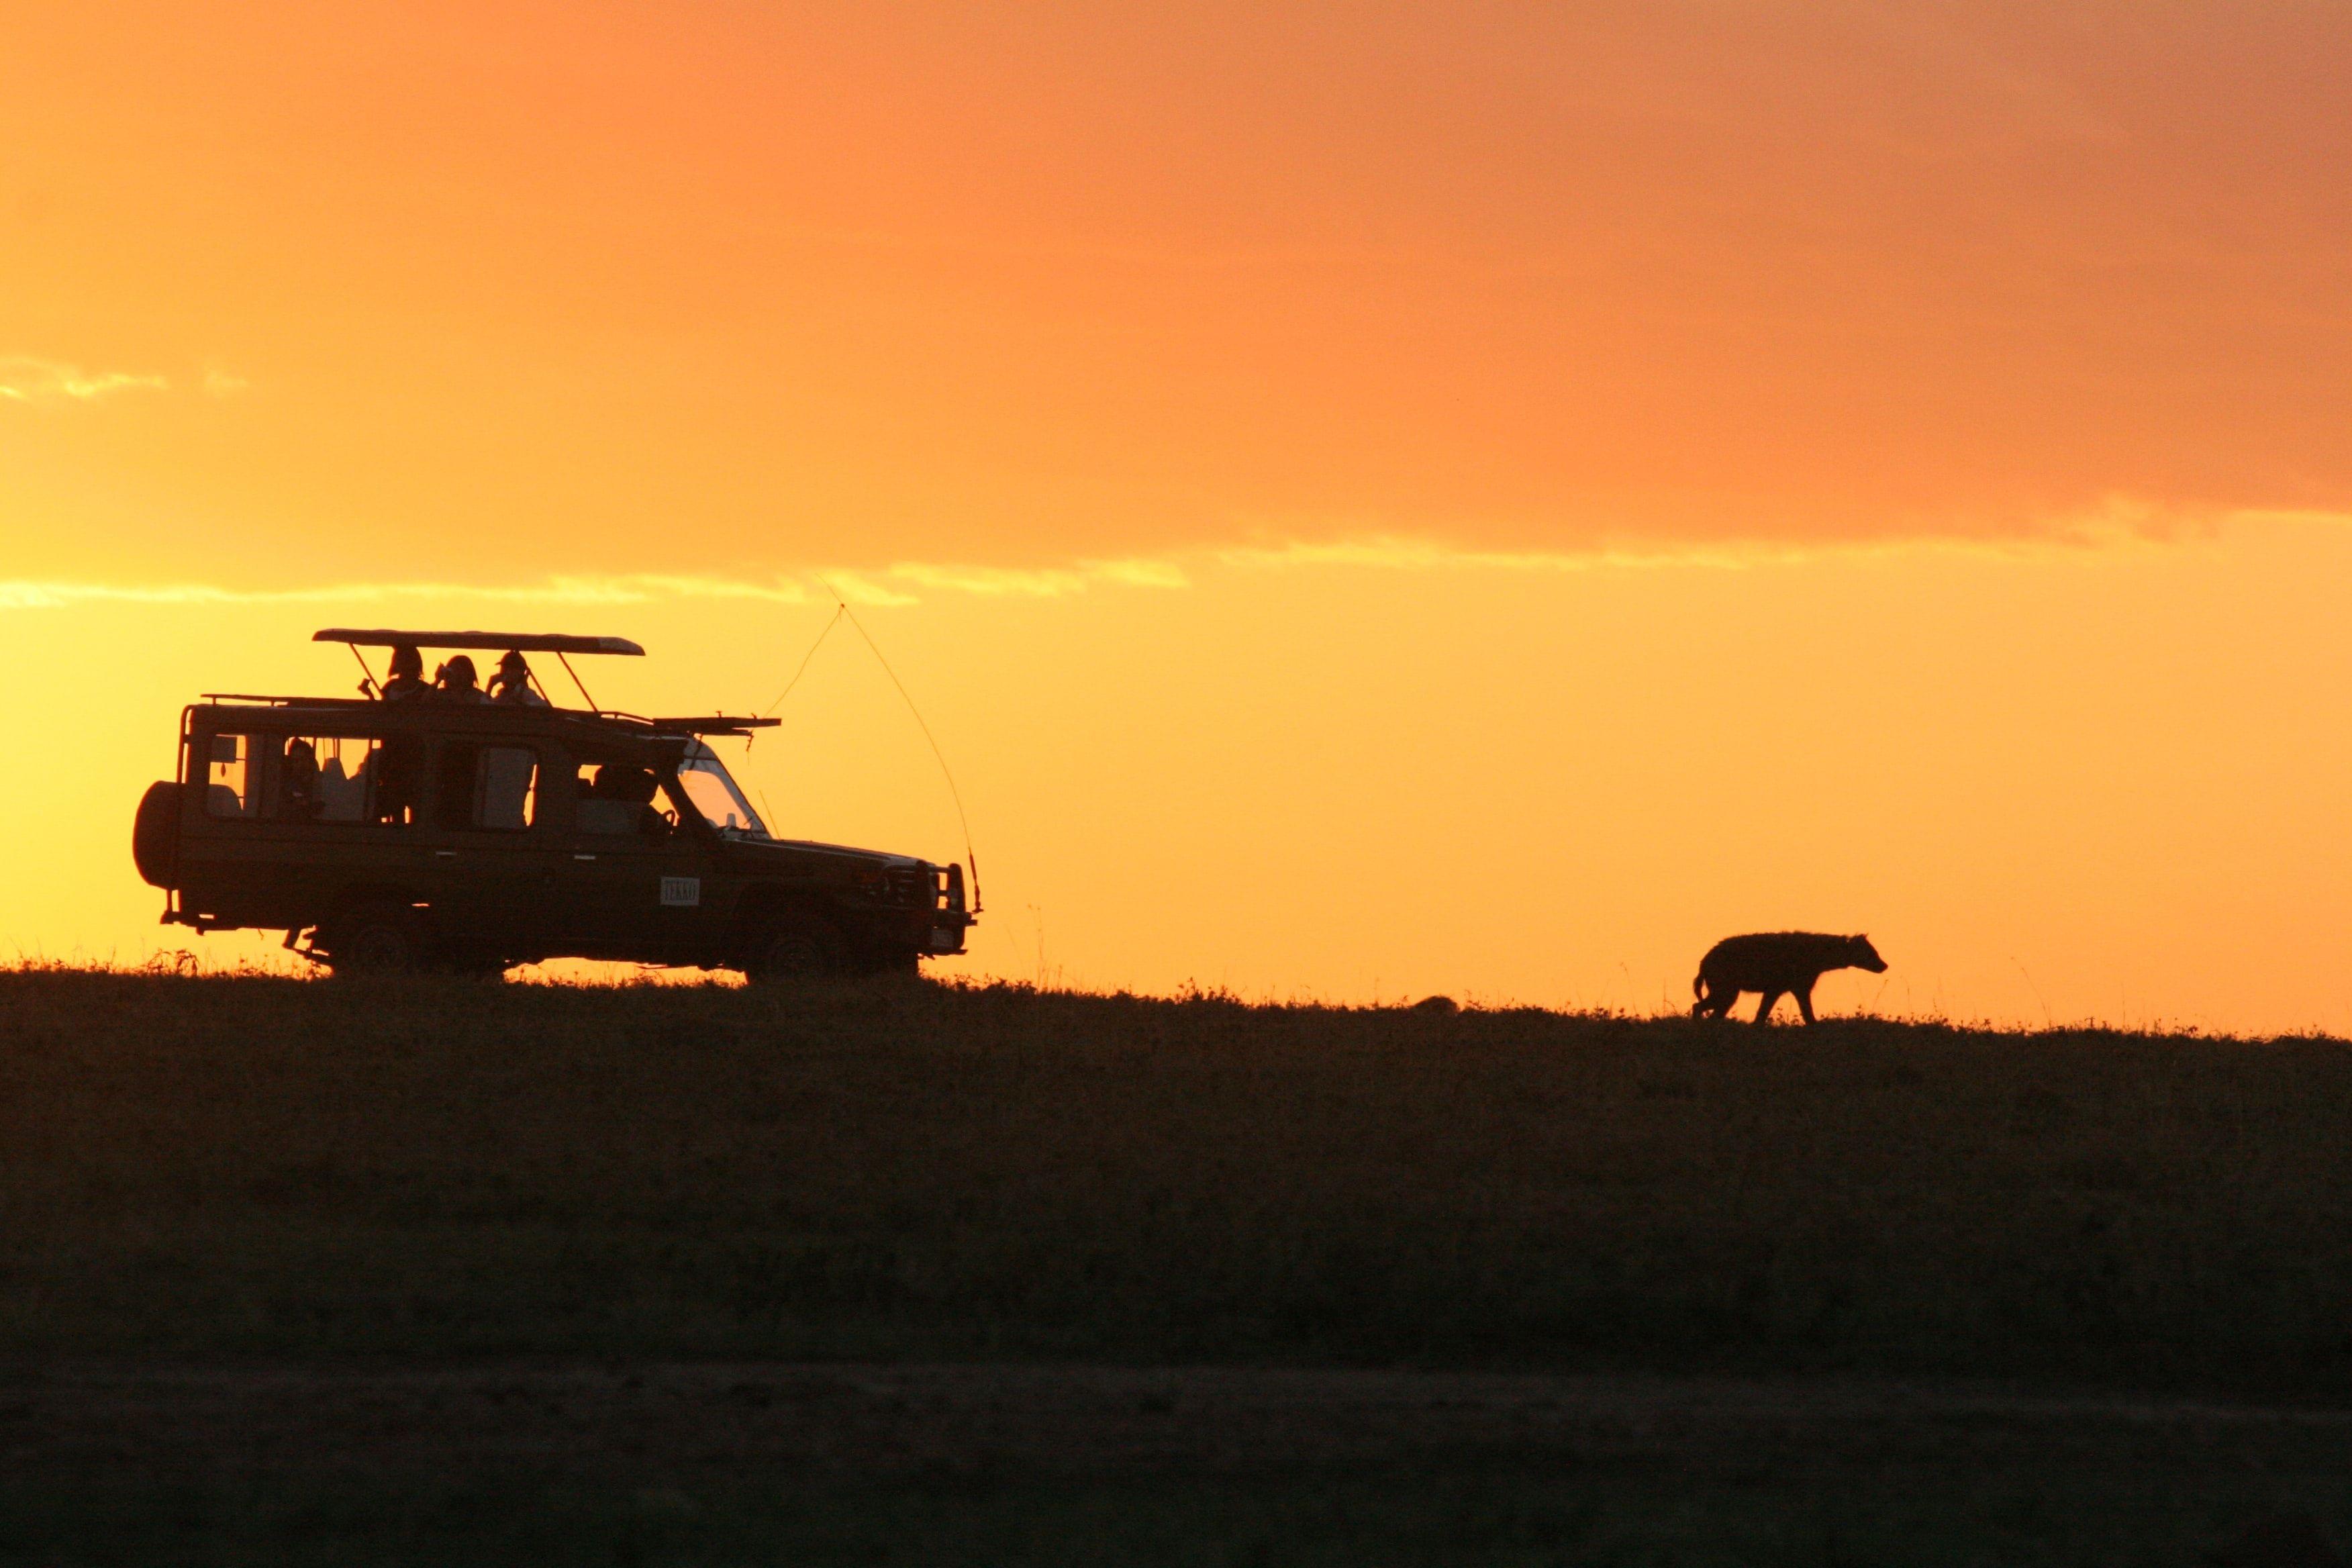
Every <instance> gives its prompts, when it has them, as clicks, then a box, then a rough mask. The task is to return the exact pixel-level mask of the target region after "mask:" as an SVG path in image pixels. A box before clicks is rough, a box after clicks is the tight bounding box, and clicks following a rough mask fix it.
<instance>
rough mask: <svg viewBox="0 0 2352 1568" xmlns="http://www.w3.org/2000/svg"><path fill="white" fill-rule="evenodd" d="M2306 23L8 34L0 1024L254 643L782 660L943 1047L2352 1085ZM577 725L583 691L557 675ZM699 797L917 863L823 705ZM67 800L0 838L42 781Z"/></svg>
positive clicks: (2325, 17)
mask: <svg viewBox="0 0 2352 1568" xmlns="http://www.w3.org/2000/svg"><path fill="white" fill-rule="evenodd" d="M2347 79H2352V9H2347V7H2345V6H2343V5H2336V4H2326V3H2317V0H2314V3H2309V4H2301V5H2286V4H2279V5H2268V4H2262V3H2259V0H2233V3H2231V4H2227V5H2224V4H2220V3H2218V0H2180V3H2177V4H2164V5H2149V4H2145V3H2139V4H2116V5H2074V4H2064V3H2059V4H2052V3H2049V0H2042V3H2037V4H2030V5H2029V4H1994V3H1987V0H1956V3H1952V4H1938V5H1927V4H1916V5H1804V4H1797V3H1775V4H1770V5H1761V4H1759V5H1748V4H1738V3H1731V0H1721V3H1712V4H1694V5H1671V4H1668V5H1658V4H1643V5H1613V4H1610V5H1577V6H1560V5H1543V6H1538V5H1475V4H1453V5H1442V6H1441V5H1280V4H1265V3H1260V4H1255V5H1212V4H1203V5H1189V6H1169V5H1149V6H1147V5H1123V4H1117V3H1099V4H1095V5H1086V6H1067V7H1062V6H1053V5H1039V4H1028V5H1003V6H978V5H974V6H957V7H944V6H941V7H929V6H902V5H884V4H875V5H858V6H845V5H844V6H830V7H802V6H788V5H751V4H721V3H710V4H699V5H539V6H531V5H499V4H485V3H481V0H475V3H469V4H467V5H421V4H413V3H405V4H402V5H370V4H364V3H359V4H346V5H332V6H318V5H300V6H297V5H276V4H254V5H239V6H236V7H207V8H200V9H192V8H189V7H186V6H184V5H170V6H166V5H152V6H149V5H137V4H107V5H89V4H77V5H62V4H59V5H52V4H47V3H45V0H9V3H7V4H5V5H0V115H5V141H0V695H5V698H6V699H7V706H8V710H9V711H10V713H11V715H12V718H13V720H14V721H15V723H16V727H17V731H16V732H17V736H18V739H17V742H16V744H15V745H12V746H11V747H10V748H9V749H8V755H9V757H10V758H11V760H12V762H13V763H15V764H16V765H15V766H12V767H11V768H9V769H7V770H6V776H5V777H0V811H5V814H6V816H7V819H8V820H10V821H12V822H15V823H17V824H19V825H32V826H30V830H29V831H27V830H26V826H20V831H19V833H18V835H16V837H17V838H18V840H19V842H18V843H17V845H16V847H14V848H13V849H12V851H11V853H10V855H9V856H7V857H5V858H0V959H5V957H6V956H7V955H8V953H9V952H24V953H26V954H46V955H50V956H75V955H79V956H83V957H99V958H103V957H107V956H112V957H114V958H116V959H118V960H121V961H135V960H136V959H137V958H139V957H140V956H142V955H143V954H144V953H145V952H148V951H151V950H152V949H153V948H154V947H156V946H157V945H159V944H160V945H162V946H165V947H179V946H186V945H194V946H195V947H196V948H198V949H199V950H200V951H202V952H205V954H207V955H208V956H210V957H214V958H217V959H219V960H220V961H223V962H229V961H233V960H234V959H236V957H238V956H241V955H247V954H259V953H262V952H267V951H268V947H267V944H265V943H261V942H256V941H255V940H253V939H252V938H250V937H239V936H226V935H224V936H217V937H213V938H207V939H203V940H202V941H198V940H197V939H194V938H192V937H190V936H188V935H187V934H186V933H184V932H180V931H172V930H166V929H163V928H158V927H157V926H155V925H154V923H153V916H154V911H155V909H156V907H157V905H158V903H159V898H158V896H157V895H155V894H154V892H153V890H152V889H148V888H146V887H145V886H143V885H142V883H140V881H139V880H138V879H137V876H136V873H135V872H134V871H133V870H132V869H131V863H130V856H129V836H130V819H131V807H132V805H134V804H135V802H136V800H137V798H138V795H139V793H140V791H141V790H142V788H143V787H144V786H145V784H146V783H147V782H148V781H149V780H150V779H152V778H153V777H157V776H160V775H161V774H162V773H163V772H165V771H167V770H168V768H169V766H170V764H171V752H172V739H173V716H174V714H175V713H176V711H177V709H178V707H179V705H180V704H181V703H183V702H184V701H186V700H189V699H190V698H192V697H193V696H194V694H195V693H196V692H197V691H198V690H200V689H245V690H250V689H289V688H292V689H306V690H320V691H327V692H333V693H341V692H342V691H344V690H347V689H348V688H349V685H350V682H351V681H352V679H355V678H356V676H357V670H356V669H355V668H353V667H352V665H351V663H350V660H349V657H348V656H347V655H346V654H345V653H344V652H343V651H342V650H341V649H340V648H332V647H325V648H321V647H313V646H311V645H310V643H309V642H308V641H307V638H308V637H309V634H310V630H311V629H312V628H313V627H314V626H323V625H329V624H333V623H336V622H338V621H345V622H348V621H350V620H352V619H353V618H359V619H364V620H366V621H369V622H371V623H377V624H381V623H386V622H391V623H399V622H410V623H415V624H447V623H450V622H457V623H462V624H467V625H482V624H488V625H497V626H517V627H520V628H522V629H533V630H537V629H564V630H575V631H583V632H595V633H610V634H616V635H621V636H627V637H636V638H638V639H639V640H641V641H643V642H645V643H646V644H647V646H648V647H650V648H651V650H652V653H653V656H654V657H653V658H650V659H648V660H646V661H642V662H641V663H640V662H636V661H630V662H628V663H626V664H622V663H620V662H618V661H615V662H614V663H611V664H607V665H603V666H599V667H598V668H597V670H596V672H595V673H593V674H591V680H592V683H596V682H599V681H600V678H601V682H602V684H600V685H599V689H598V696H599V697H600V698H603V699H604V700H606V701H608V702H616V703H618V704H620V705H622V706H628V707H641V708H654V707H663V706H676V705H687V706H694V707H708V706H709V705H710V704H712V703H714V702H718V703H724V704H727V705H729V706H741V705H744V704H749V705H751V706H755V707H764V706H766V705H767V703H768V702H769V701H770V700H772V699H773V698H774V697H775V696H776V694H777V692H778V691H779V690H780V689H782V687H783V685H784V682H785V680H786V679H787V678H788V677H789V676H790V674H791V672H792V668H793V666H794V665H795V664H796V663H797V662H798V660H799V659H800V658H801V656H802V654H803V652H804V651H805V649H806V648H807V647H808V646H809V644H810V642H811V640H812V639H813V638H814V637H815V636H816V635H817V633H818V632H819V631H820V630H821V629H822V628H823V626H824V624H825V620H826V618H827V616H830V615H831V613H832V605H831V601H830V599H829V598H828V597H827V595H828V594H829V593H830V592H833V591H838V592H840V593H841V594H843V595H845V596H846V597H848V598H849V599H851V601H852V602H853V603H855V604H856V605H858V606H859V609H858V613H859V615H860V616H862V617H864V619H865V622H866V625H867V626H868V627H869V628H870V629H871V630H872V631H873V632H874V634H875V636H876V637H877V639H879V640H880V641H881V643H882V645H883V647H885V648H886V649H887V651H888V652H889V653H890V655H891V657H892V658H893V660H894V661H895V662H896V663H897V665H898V668H899V672H900V673H901V675H903V676H904V677H905V678H906V679H907V682H908V685H909V687H910V688H911V689H913V691H914V692H915V695H916V696H917V697H918V698H919V700H921V701H922V703H923V705H924V711H925V715H926V717H927V718H928V719H929V721H930V724H931V727H932V728H933V730H934V731H936V732H937V733H938V735H939V738H940V742H941V743H942V745H943V746H944V747H945V749H946V751H947V752H948V755H949V758H950V762H951V763H953V764H954V766H955V769H956V773H957V777H958V780H959V782H960V783H961V786H962V789H963V793H964V795H965V797H966V801H967V804H968V805H970V807H971V820H972V828H973V833H974V836H975V839H976V841H977V844H978V848H979V853H980V856H981V860H982V871H983V880H984V882H985V885H986V887H987V889H988V893H989V898H990V910H989V916H988V920H987V922H986V923H985V924H984V926H983V928H982V931H980V932H979V933H977V935H976V938H975V944H974V952H973V955H972V956H971V958H970V959H968V960H965V961H962V962H961V963H960V964H957V965H950V966H944V967H943V968H942V971H941V972H942V973H966V974H986V973H1003V974H1011V975H1016V976H1019V977H1022V978H1028V979H1036V978H1040V977H1044V978H1048V979H1055V980H1058V981H1060V982H1062V983H1066V984H1082V985H1089V986H1111V985H1129V986H1138V987H1143V988H1149V989H1153V990H1166V989H1171V988H1173V987H1176V986H1178V985H1181V984H1184V983H1185V982H1187V981H1192V982H1196V983H1198V984H1204V985H1229V986H1232V987H1234V988H1235V989H1237V990H1240V991H1243V992H1244V993H1246V994H1254V995H1256V994H1264V995H1275V996H1301V997H1306V996H1316V997H1324V998H1329V999H1335V1000H1345V1001H1360V1000H1370V999H1374V998H1376V997H1378V998H1383V999H1391V1000H1393V999H1396V998H1398V997H1400V996H1410V995H1415V994H1424V993H1427V992H1431V991H1445V992H1449V993H1451V994H1456V995H1460V996H1464V997H1477V998H1481V999H1486V1000H1492V1001H1526V1002H1534V1003H1541V1004H1545V1005H1576V1006H1607V1007H1622V1008H1631V1009H1635V1010H1649V1009H1654V1008H1656V1007H1658V1006H1660V1005H1687V1000H1688V994H1689V993H1688V986H1689V977H1690V973H1691V972H1692V970H1693V969H1694V968H1695V966H1696V959H1697V957H1698V954H1699V953H1700V952H1702V951H1703V950H1704V949H1705V948H1706V945H1707V944H1708V943H1709V942H1712V941H1713V940H1714V939H1715V938H1717V937H1718V936H1721V935H1724V934H1727V932H1729V931H1737V930H1746V929H1755V928H1759V927H1766V928H1769V927H1780V926H1812V927H1820V928H1823V929H1829V930H1835V931H1869V932H1870V933H1871V934H1872V936H1873V937H1874V940H1875V941H1876V942H1878V945H1879V947H1880V948H1881V950H1882V951H1883V952H1885V955H1886V956H1887V958H1888V959H1889V960H1890V962H1891V963H1892V968H1891V969H1890V971H1889V973H1888V974H1887V975H1885V977H1878V976H1869V977H1857V976H1853V975H1847V976H1843V977H1840V978H1839V979H1836V980H1834V981H1832V982H1831V983H1829V984H1827V985H1825V988H1824V999H1825V1000H1826V1001H1828V1002H1829V1003H1830V1005H1832V1007H1834V1008H1837V1009H1839V1010H1846V1009H1851V1008H1854V1007H1860V1006H1876V1007H1878V1008H1881V1009H1883V1010H1889V1011H1897V1012H1906V1013H1935V1012H1941V1013H1946V1014H1949V1015H1952V1016H1966V1017H1971V1018H1973V1017H1979V1016H1981V1017H1990V1018H1994V1019H1998V1020H2001V1021H2007V1022H2025V1023H2033V1024H2039V1023H2041V1022H2042V1021H2043V1020H2044V1019H2046V1018H2054V1019H2058V1020H2061V1021H2063V1020H2067V1019H2074V1018H2083V1017H2098V1018H2105V1019H2108V1020H2111V1021H2116V1022H2126V1021H2127V1022H2130V1023H2132V1024H2135V1025H2138V1024H2145V1023H2151V1022H2158V1021H2163V1022H2170V1023H2175V1024H2180V1025H2193V1026H2202V1027H2210V1028H2243V1029H2269V1028H2297V1027H2306V1026H2320V1027H2326V1028H2329V1029H2333V1030H2336V1031H2348V1030H2352V966H2347V963H2345V959H2346V957H2347V951H2346V949H2347V934H2352V826H2347V798H2348V797H2352V789H2347V784H2352V768H2347V764H2352V713H2347V693H2352V632H2347V630H2346V629H2345V622H2346V616H2345V614H2344V610H2343V605H2344V604H2345V602H2346V600H2347V596H2348V595H2352V181H2347V178H2346V173H2347V169H2352V112H2347V108H2346V99H2345V93H2344V83H2345V82H2346V81H2347ZM583 673H588V672H587V671H583ZM780 713H781V715H782V717H783V719H784V720H785V724H784V728H783V729H782V731H780V732H778V733H776V734H774V735H772V736H771V737H769V738H766V739H763V740H761V741H760V742H758V743H757V745H756V746H755V747H754V748H753V749H752V751H751V754H750V756H749V757H748V758H747V759H744V760H745V763H746V772H747V773H748V775H749V777H750V778H751V779H752V780H753V781H756V782H757V783H758V784H760V786H761V788H763V789H764V790H765V791H766V792H767V794H768V795H769V796H770V797H771V799H772V804H773V805H774V806H775V808H776V815H777V816H778V817H779V818H780V819H781V820H780V822H779V826H781V827H782V828H783V829H785V830H787V831H789V832H791V833H793V834H794V835H795V836H806V837H840V838H845V839H848V840H850V841H852V842H861V843H867V844H872V845H875V846H877V847H888V848H898V849H907V850H910V851H914V852H917V853H922V854H927V855H930V856H932V857H934V858H950V857H959V856H961V853H962V848H963V847H962V844H961V837H960V829H959V828H958V826H957V824H956V819H955V813H954V811H953V808H952V806H951V805H950V803H949V801H948V799H947V795H946V790H945V786H944V784H942V783H941V782H940V778H939V775H938V773H937V771H936V769H935V768H934V767H933V765H932V763H931V762H930V759H929V752H928V750H927V749H926V748H925V746H924V744H923V741H922V737H921V735H920V733H919V731H917V730H916V729H915V727H914V725H913V721H911V720H910V719H909V718H908V714H907V712H906V711H905V710H904V708H903V707H901V706H900V705H899V704H898V699H897V696H896V694H895V693H894V692H893V691H892V690H891V689H890V688H889V685H888V682H887V679H885V678H884V677H882V676H881V674H880V673H879V671H878V670H877V668H875V667H874V664H873V660H872V659H871V657H870V656H869V655H868V654H867V653H866V650H865V648H864V647H863V646H862V645H860V644H858V643H857V642H856V641H855V640H854V639H852V638H849V637H839V636H837V637H835V638H833V639H831V640H829V641H828V642H827V644H826V646H825V647H824V649H823V650H822V651H821V652H820V654H819V655H818V657H817V658H816V659H815V660H814V662H813V663H812V665H811V669H810V674H809V676H808V678H807V679H806V680H805V681H804V682H803V685H802V686H801V688H800V689H797V690H796V691H795V692H794V693H793V697H792V698H791V699H790V700H789V701H788V702H787V703H786V704H785V706H784V707H783V708H782V709H781V710H780ZM42 758H55V759H57V761H56V762H54V763H47V764H43V765H35V764H36V763H37V760H38V759H42Z"/></svg>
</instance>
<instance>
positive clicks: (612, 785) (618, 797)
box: [572, 763, 675, 838]
mask: <svg viewBox="0 0 2352 1568" xmlns="http://www.w3.org/2000/svg"><path fill="white" fill-rule="evenodd" d="M656 793H663V794H666V793H667V792H666V791H662V790H661V788H660V786H659V785H658V784H656V782H655V780H654V774H653V771H652V770H651V769H649V768H643V767H637V766H635V765H633V764H630V763H582V764H580V771H579V776H578V777H577V779H576V780H575V781H574V783H573V787H572V826H573V827H574V828H575V829H577V830H578V831H579V832H582V833H594V834H612V835H614V836H616V837H617V836H622V835H632V834H633V835H636V836H638V837H646V838H663V837H668V835H669V833H670V831H671V828H672V826H673V824H674V822H675V817H674V816H669V815H665V814H664V813H663V812H661V811H659V810H657V809H656V807H655V805H654V804H653V802H654V797H655V795H656Z"/></svg>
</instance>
